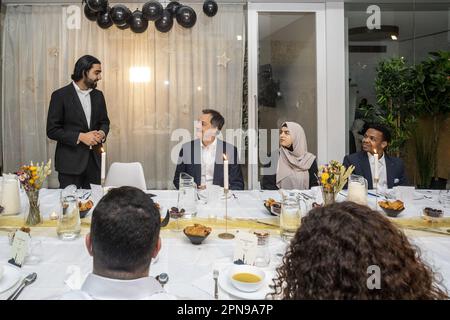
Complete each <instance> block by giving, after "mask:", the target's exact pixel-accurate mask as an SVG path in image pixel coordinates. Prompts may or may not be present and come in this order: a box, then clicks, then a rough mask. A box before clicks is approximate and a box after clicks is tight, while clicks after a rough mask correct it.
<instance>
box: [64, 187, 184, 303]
mask: <svg viewBox="0 0 450 320" xmlns="http://www.w3.org/2000/svg"><path fill="white" fill-rule="evenodd" d="M160 228H161V218H160V214H159V212H158V209H157V208H156V206H155V204H154V202H153V200H152V199H151V198H150V197H149V195H147V194H145V193H144V192H143V191H142V190H139V189H137V188H134V187H120V188H115V189H112V190H111V191H109V192H108V193H107V194H106V195H105V196H104V197H103V198H102V199H101V200H100V202H99V203H98V205H97V206H96V207H95V209H94V212H93V214H92V221H91V230H90V233H89V234H87V235H86V248H87V250H88V252H89V254H90V255H91V256H92V258H93V270H92V273H91V274H89V275H88V276H87V278H86V280H85V281H84V283H83V285H82V287H81V290H75V291H69V292H67V293H65V294H63V295H62V296H61V297H59V299H61V300H125V299H128V300H173V299H176V297H175V296H173V295H170V294H168V293H166V291H165V290H164V288H163V287H162V286H161V284H160V283H159V282H158V281H157V280H156V279H155V278H154V277H151V276H149V272H150V270H149V268H150V263H151V260H152V259H153V258H155V257H156V256H157V255H158V252H159V250H160V249H161V238H160V237H159V232H160Z"/></svg>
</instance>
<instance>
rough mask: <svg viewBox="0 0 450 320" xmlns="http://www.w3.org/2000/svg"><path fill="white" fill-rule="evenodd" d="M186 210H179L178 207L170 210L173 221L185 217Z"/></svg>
mask: <svg viewBox="0 0 450 320" xmlns="http://www.w3.org/2000/svg"><path fill="white" fill-rule="evenodd" d="M184 212H185V210H184V209H181V210H179V209H178V208H177V207H172V208H170V211H169V214H170V217H171V218H172V219H178V218H181V217H182V216H184Z"/></svg>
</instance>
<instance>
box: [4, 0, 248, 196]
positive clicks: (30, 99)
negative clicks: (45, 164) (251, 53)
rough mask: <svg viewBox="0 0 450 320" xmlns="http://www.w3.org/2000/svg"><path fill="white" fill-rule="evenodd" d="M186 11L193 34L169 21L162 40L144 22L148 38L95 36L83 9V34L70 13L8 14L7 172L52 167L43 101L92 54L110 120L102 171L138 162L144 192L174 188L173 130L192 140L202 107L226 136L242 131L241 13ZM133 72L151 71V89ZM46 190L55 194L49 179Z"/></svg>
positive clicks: (28, 10)
mask: <svg viewBox="0 0 450 320" xmlns="http://www.w3.org/2000/svg"><path fill="white" fill-rule="evenodd" d="M78 6H79V5H78ZM191 6H192V7H193V8H194V10H195V11H196V12H197V23H196V25H195V26H194V27H193V28H192V29H184V28H182V27H181V26H179V25H178V24H177V22H176V20H175V21H174V27H173V29H172V30H171V31H170V32H169V33H161V32H159V31H157V30H156V29H155V27H154V25H153V23H151V22H150V23H149V28H148V30H147V31H146V32H144V33H142V34H134V33H133V32H131V31H130V30H129V29H128V30H120V29H118V28H117V27H115V26H112V27H111V28H109V29H107V30H103V29H101V28H100V27H98V26H97V24H96V23H95V22H91V21H89V20H87V19H86V18H85V17H84V15H83V13H82V12H83V11H82V8H81V7H80V8H81V27H80V28H79V29H69V28H67V26H66V22H67V21H66V19H65V17H66V16H67V14H65V12H66V9H67V5H48V6H42V5H9V6H8V7H7V10H6V17H5V25H4V59H3V82H4V85H3V88H2V89H3V90H2V91H3V92H2V93H3V94H2V96H3V101H2V102H3V103H2V111H3V139H4V143H3V156H4V165H5V168H4V171H5V172H13V171H15V170H17V168H18V167H19V165H20V164H22V163H24V162H29V161H31V160H33V161H45V160H46V159H49V158H52V159H54V151H55V147H56V142H55V141H51V140H49V139H48V138H47V136H46V130H45V127H46V118H47V110H48V104H49V101H50V95H51V93H52V92H53V91H54V90H56V89H58V88H60V87H62V86H64V85H66V84H68V83H69V82H70V81H71V80H70V75H71V73H72V71H73V66H74V64H75V62H76V60H77V59H78V58H79V57H81V56H82V55H85V54H91V55H94V56H96V57H97V58H99V59H100V61H101V62H102V69H103V73H102V75H103V79H102V80H101V81H100V82H99V86H98V88H99V89H100V90H102V91H103V92H104V94H105V97H106V103H107V108H108V113H109V117H110V120H111V131H110V134H109V137H108V141H107V144H106V149H107V155H108V161H107V165H108V166H109V165H110V164H111V163H112V162H116V161H117V162H135V161H138V162H141V163H142V165H143V166H144V172H145V176H146V180H147V187H148V188H154V189H166V188H168V189H171V188H173V185H172V179H173V174H174V170H175V164H174V163H173V162H172V161H171V160H170V155H171V153H172V148H173V147H174V146H176V145H177V144H178V143H179V141H171V134H172V132H173V131H174V130H175V129H178V128H184V129H187V130H189V132H190V133H191V134H193V121H194V120H196V119H197V117H198V115H199V114H200V113H201V110H202V109H204V108H214V109H217V110H218V111H220V112H221V113H222V114H223V115H224V117H225V121H226V122H225V127H224V129H239V128H241V122H242V83H243V64H244V49H245V48H244V44H245V20H244V8H243V5H242V4H240V5H239V4H221V5H220V7H219V13H218V14H217V15H216V16H215V17H213V18H209V17H207V16H206V15H205V14H204V13H203V12H202V4H198V3H197V4H191ZM128 7H129V8H130V9H132V10H134V9H135V8H137V7H142V4H136V3H134V4H128ZM69 16H70V14H69ZM228 59H229V60H228ZM133 67H139V68H146V70H149V71H150V81H148V82H132V81H130V68H133ZM49 186H50V187H58V181H57V175H56V173H55V174H53V175H52V176H51V178H50V180H49Z"/></svg>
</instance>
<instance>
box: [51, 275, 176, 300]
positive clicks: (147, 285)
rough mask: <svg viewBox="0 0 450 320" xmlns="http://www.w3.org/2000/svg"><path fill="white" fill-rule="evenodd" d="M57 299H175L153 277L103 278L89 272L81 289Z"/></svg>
mask: <svg viewBox="0 0 450 320" xmlns="http://www.w3.org/2000/svg"><path fill="white" fill-rule="evenodd" d="M58 299H59V300H176V297H175V296H173V295H170V294H168V293H166V291H165V290H164V288H163V287H162V286H161V284H160V283H159V282H158V281H157V280H156V279H155V278H153V277H144V278H139V279H134V280H118V279H111V278H105V277H101V276H98V275H95V274H93V273H91V274H89V275H88V276H87V278H86V280H85V281H84V283H83V286H82V287H81V290H74V291H69V292H67V293H65V294H63V295H62V296H61V297H59V298H58Z"/></svg>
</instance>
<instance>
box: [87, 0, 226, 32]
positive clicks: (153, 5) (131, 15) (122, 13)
mask: <svg viewBox="0 0 450 320" xmlns="http://www.w3.org/2000/svg"><path fill="white" fill-rule="evenodd" d="M83 3H85V6H84V15H85V16H86V18H88V19H89V20H91V21H96V22H97V24H98V26H99V27H100V28H102V29H108V28H109V27H111V26H112V25H113V24H115V25H116V26H117V27H118V28H120V29H122V30H124V29H128V28H130V29H131V31H133V32H135V33H142V32H144V31H145V30H147V28H148V22H149V21H153V22H154V23H155V28H156V29H157V30H158V31H160V32H169V31H170V29H172V26H173V20H174V18H175V19H176V20H177V22H178V24H179V25H181V26H182V27H184V28H192V27H193V26H194V25H195V23H196V22H197V13H196V12H195V11H194V9H192V8H191V7H189V6H186V5H183V4H181V3H179V2H177V1H171V2H169V4H167V6H166V8H164V7H163V5H162V4H161V3H160V2H158V1H155V0H152V1H148V2H147V3H145V4H144V6H143V7H142V10H139V9H137V10H135V11H134V12H131V10H130V9H128V8H127V6H125V5H123V4H116V5H114V6H112V7H110V6H109V3H108V0H83ZM218 9H219V8H218V5H217V3H216V2H215V1H214V0H206V1H205V2H204V3H203V12H204V13H205V14H206V15H207V16H208V17H214V16H215V15H216V13H217V11H218Z"/></svg>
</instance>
